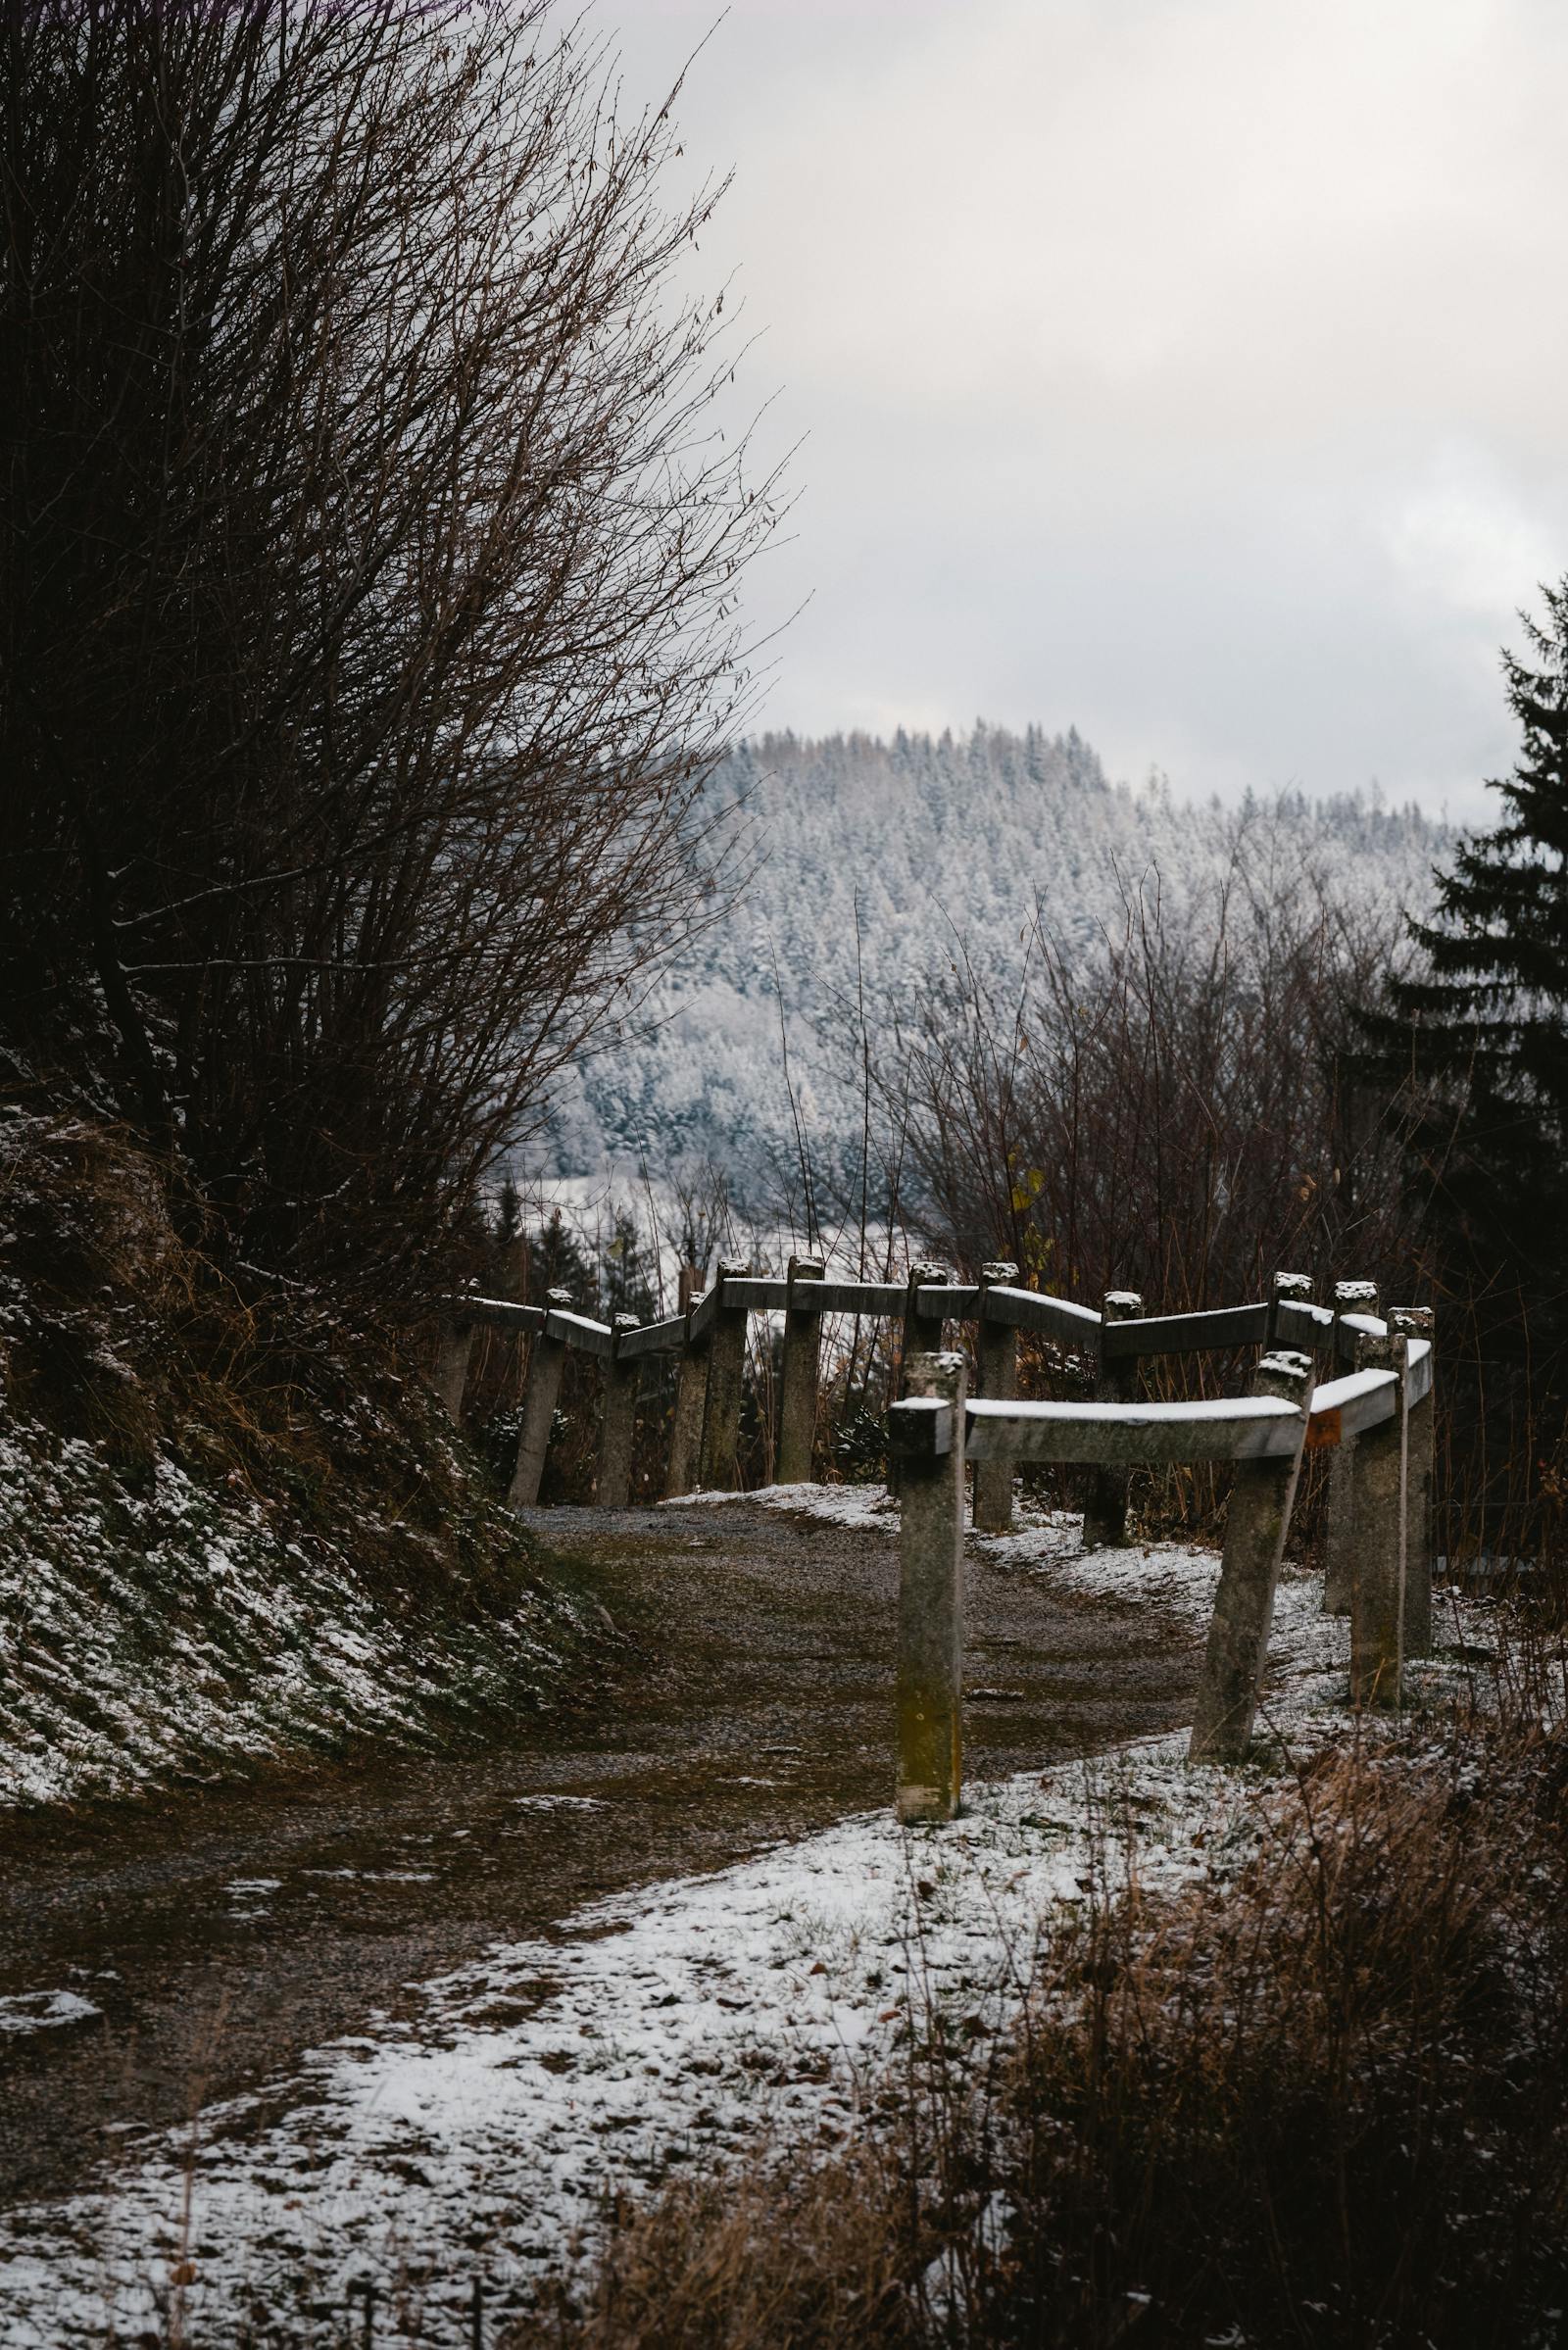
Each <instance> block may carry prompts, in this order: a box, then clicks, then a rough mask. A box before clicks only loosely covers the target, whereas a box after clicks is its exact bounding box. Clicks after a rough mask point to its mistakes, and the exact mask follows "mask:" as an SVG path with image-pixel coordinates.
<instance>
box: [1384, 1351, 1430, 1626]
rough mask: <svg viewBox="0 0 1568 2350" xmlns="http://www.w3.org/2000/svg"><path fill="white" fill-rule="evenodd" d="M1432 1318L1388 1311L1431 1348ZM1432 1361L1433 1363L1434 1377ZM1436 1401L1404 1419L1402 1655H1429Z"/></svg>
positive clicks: (1426, 1399) (1426, 1400)
mask: <svg viewBox="0 0 1568 2350" xmlns="http://www.w3.org/2000/svg"><path fill="white" fill-rule="evenodd" d="M1435 1319H1436V1317H1435V1316H1434V1314H1433V1311H1432V1308H1431V1306H1430V1305H1391V1306H1390V1308H1389V1328H1390V1329H1391V1330H1397V1331H1400V1332H1402V1334H1403V1335H1404V1337H1406V1338H1411V1339H1425V1340H1426V1342H1427V1344H1428V1345H1429V1346H1430V1345H1431V1344H1432V1339H1433V1331H1434V1326H1435ZM1436 1368H1437V1364H1436V1358H1434V1361H1433V1369H1434V1371H1435V1370H1436ZM1436 1414H1437V1395H1436V1391H1435V1387H1429V1388H1428V1389H1427V1392H1426V1394H1425V1395H1423V1396H1422V1397H1421V1399H1420V1401H1419V1402H1417V1403H1412V1404H1411V1405H1410V1407H1409V1410H1408V1411H1407V1413H1406V1414H1405V1462H1404V1642H1403V1646H1404V1653H1405V1655H1406V1656H1430V1655H1431V1654H1432V1575H1433V1570H1434V1568H1435V1566H1436V1564H1437V1559H1436V1550H1437V1542H1436V1530H1435V1527H1434V1524H1433V1500H1432V1481H1433V1470H1434V1439H1435V1433H1436Z"/></svg>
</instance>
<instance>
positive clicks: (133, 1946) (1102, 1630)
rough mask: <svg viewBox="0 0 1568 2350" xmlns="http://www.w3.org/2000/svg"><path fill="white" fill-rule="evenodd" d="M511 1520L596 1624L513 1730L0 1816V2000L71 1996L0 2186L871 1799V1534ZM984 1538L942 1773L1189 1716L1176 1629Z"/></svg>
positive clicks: (881, 1601)
mask: <svg viewBox="0 0 1568 2350" xmlns="http://www.w3.org/2000/svg"><path fill="white" fill-rule="evenodd" d="M531 1523H532V1524H533V1526H534V1528H535V1530H536V1531H537V1532H538V1533H539V1534H540V1535H541V1536H542V1537H543V1538H544V1539H545V1540H546V1541H547V1542H550V1543H551V1544H553V1545H554V1546H555V1547H556V1548H557V1549H558V1550H559V1551H561V1552H562V1553H564V1556H565V1558H566V1560H567V1563H568V1567H569V1571H570V1572H571V1574H572V1575H573V1576H574V1577H575V1578H576V1579H578V1581H579V1582H580V1586H581V1588H582V1589H583V1591H584V1592H585V1593H586V1594H587V1595H588V1597H589V1598H590V1600H591V1602H592V1603H594V1604H597V1605H599V1606H601V1607H603V1608H604V1609H605V1610H606V1611H607V1612H608V1614H609V1616H610V1617H611V1619H612V1621H613V1625H614V1628H615V1633H616V1640H615V1641H614V1643H613V1646H612V1649H611V1655H610V1662H609V1664H608V1666H607V1668H606V1669H605V1670H604V1672H603V1673H602V1675H601V1676H600V1678H599V1679H598V1680H597V1682H596V1683H595V1685H594V1686H593V1687H591V1688H584V1689H581V1690H580V1691H578V1692H577V1694H576V1695H575V1697H574V1698H573V1700H572V1701H571V1702H570V1703H569V1704H567V1705H564V1706H563V1707H561V1708H559V1709H557V1710H556V1711H555V1712H553V1713H550V1714H547V1715H543V1716H529V1717H527V1718H526V1719H524V1720H522V1721H520V1722H519V1725H518V1736H517V1742H516V1745H515V1747H508V1746H505V1745H502V1746H498V1747H496V1748H494V1749H492V1750H490V1751H488V1752H487V1753H484V1754H482V1755H479V1756H473V1755H465V1756H461V1757H447V1758H441V1759H438V1760H425V1761H413V1762H411V1761H407V1760H400V1761H397V1762H391V1761H385V1760H382V1761H378V1762H375V1763H374V1764H372V1765H366V1766H363V1767H361V1768H359V1769H357V1770H334V1771H329V1772H323V1773H322V1774H321V1775H319V1777H317V1778H314V1779H312V1780H311V1781H310V1782H309V1783H306V1784H294V1785H290V1786H286V1787H269V1788H264V1789H259V1790H258V1789H253V1790H246V1791H238V1792H235V1791H229V1792H223V1791H221V1790H215V1791H214V1792H213V1794H212V1795H211V1796H209V1797H206V1798H201V1799H197V1800H192V1799H190V1798H188V1797H185V1798H181V1799H180V1800H179V1801H178V1802H177V1803H173V1802H171V1803H169V1804H167V1805H157V1804H152V1803H149V1804H148V1805H147V1806H145V1807H139V1808H137V1809H134V1810H126V1811H124V1812H122V1813H120V1814H118V1815H116V1816H115V1817H113V1818H106V1819H101V1820H99V1821H97V1822H82V1823H80V1824H76V1825H72V1826H70V1827H65V1828H62V1827H61V1825H60V1824H59V1823H58V1822H57V1823H53V1824H52V1825H51V1826H50V1827H49V1828H48V1829H47V1830H45V1829H43V1828H41V1827H39V1826H37V1825H34V1826H33V1827H31V1828H28V1827H27V1826H26V1825H25V1824H15V1823H14V1824H13V1825H12V1827H11V1828H10V1829H9V1830H5V1829H0V2002H3V2001H4V2000H5V1999H7V1998H8V1997H9V1998H13V1999H14V1998H18V1997H28V1996H32V1997H34V1998H36V1999H42V1998H43V1997H44V1996H46V1995H50V1994H55V1993H59V1992H62V1991H64V1992H68V1993H70V1994H71V1999H72V2001H73V2002H74V2004H73V2005H72V2006H70V2007H68V2009H67V2011H66V2012H68V2013H69V2014H71V2015H73V2016H74V2017H75V2018H76V2020H75V2021H73V2022H68V2023H65V2024H59V2025H53V2026H50V2027H49V2028H47V2029H41V2030H37V2031H34V2032H26V2033H20V2034H14V2035H8V2036H7V2037H6V2038H5V2039H4V2040H0V2067H3V2068H4V2076H5V2079H4V2093H3V2094H0V2203H3V2204H7V2205H9V2204H13V2203H16V2202H18V2201H21V2200H23V2199H30V2198H32V2197H36V2196H40V2195H56V2194H60V2193H63V2192H69V2191H70V2190H72V2189H73V2187H75V2186H77V2185H78V2184H80V2183H81V2182H82V2181H83V2179H85V2178H86V2176H87V2175H88V2174H89V2173H91V2172H92V2171H94V2170H95V2169H96V2168H97V2167H98V2166H99V2165H100V2164H101V2163H102V2162H103V2160H104V2158H105V2157H106V2156H112V2155H113V2154H114V2152H115V2150H116V2149H117V2148H119V2147H121V2146H128V2145H129V2143H130V2142H131V2140H132V2138H133V2137H139V2136H140V2135H141V2133H142V2132H144V2131H146V2130H159V2129H165V2128H167V2127H169V2126H170V2125H172V2124H174V2123H178V2122H181V2121H183V2120H185V2119H186V2118H187V2117H188V2116H189V2115H190V2114H191V2113H192V2112H193V2111H194V2110H195V2109H196V2107H197V2106H199V2105H202V2104H205V2103H207V2102H210V2101H211V2100H213V2099H216V2098H222V2097H227V2096H231V2095H233V2094H236V2093H237V2092H239V2091H241V2090H242V2089H245V2088H247V2087H250V2086H252V2085H254V2084H256V2083H257V2082H259V2081H264V2080H268V2079H270V2078H273V2077H275V2076H277V2075H279V2074H282V2073H285V2072H287V2070H288V2069H289V2068H290V2066H291V2065H292V2064H294V2063H295V2062H296V2060H297V2059H298V2058H299V2057H300V2056H301V2054H302V2053H303V2052H304V2051H305V2050H306V2049H308V2048H311V2047H313V2046H319V2045H320V2044H321V2043H323V2042H324V2041H327V2040H330V2039H332V2038H333V2037H334V2036H335V2035H338V2034H340V2033H343V2032H350V2031H352V2030H354V2029H355V2028H356V2026H357V2025H358V2024H359V2023H360V2022H361V2021H362V2020H363V2019H364V2018H365V2017H366V2016H367V2015H368V2014H370V2013H372V2012H375V2011H379V2012H380V2013H381V2014H383V2015H394V2016H395V2015H396V2014H398V2013H399V2012H400V2005H401V2003H403V2002H406V2001H407V2000H409V1999H410V1998H411V1997H412V1996H413V1995H414V1991H413V1986H415V1985H416V1984H417V1983H418V1982H419V1981H420V1980H421V1979H423V1978H427V1977H428V1976H430V1975H431V1974H432V1973H435V1972H437V1971H439V1970H443V1969H447V1968H451V1967H455V1966H458V1965H461V1964H462V1963H463V1962H464V1961H466V1960H468V1959H470V1958H472V1957H474V1956H475V1955H476V1954H477V1953H479V1952H481V1951H482V1950H484V1949H485V1948H486V1947H487V1946H488V1945H490V1944H491V1943H493V1942H494V1941H496V1940H497V1939H498V1938H510V1937H515V1936H517V1935H519V1934H532V1935H540V1934H549V1933H550V1931H551V1929H552V1927H553V1926H554V1925H556V1924H558V1923H559V1922H560V1921H561V1920H563V1919H564V1918H565V1917H567V1916H568V1915H569V1914H570V1913H571V1911H573V1910H574V1909H576V1908H577V1907H578V1906H579V1905H580V1904H581V1903H582V1902H584V1901H585V1900H588V1899H591V1898H593V1897H595V1896H598V1895H602V1894H605V1893H608V1892H613V1891H618V1890H620V1889H622V1888H625V1887H629V1886H632V1885H642V1884H651V1883H654V1882H657V1881H659V1880H662V1879H666V1878H670V1877H673V1876H677V1875H687V1874H691V1873H693V1872H698V1871H703V1870H707V1869H712V1868H717V1867H720V1866H722V1865H724V1864H725V1863H727V1862H730V1861H733V1860H735V1859H738V1858H740V1857H741V1856H743V1855H744V1854H746V1853H748V1852H751V1851H754V1850H756V1849H758V1848H759V1847H760V1846H763V1845H767V1844H771V1843H774V1842H776V1841H778V1840H780V1839H783V1838H788V1837H793V1836H803V1835H806V1834H808V1833H809V1832H810V1831H811V1830H813V1829H816V1828H819V1827H822V1826H824V1825H825V1824H826V1823H828V1822H829V1821H831V1820H834V1819H836V1818H839V1817H841V1816H843V1815H844V1814H845V1813H847V1812H851V1811H857V1810H861V1809H864V1808H866V1807H867V1806H873V1805H877V1804H880V1803H882V1802H885V1801H886V1800H887V1799H888V1796H889V1790H890V1785H891V1777H892V1761H891V1745H890V1740H891V1722H892V1673H893V1632H894V1617H895V1607H896V1595H897V1555H896V1546H895V1542H894V1540H893V1537H892V1534H891V1533H890V1532H883V1531H880V1530H872V1529H867V1528H860V1527H856V1528H843V1527H837V1526H832V1525H826V1524H823V1523H821V1522H820V1521H817V1520H809V1519H806V1518H803V1517H798V1516H792V1515H789V1514H787V1513H785V1512H783V1511H780V1510H778V1509H775V1508H764V1507H760V1506H758V1505H756V1504H753V1503H745V1502H730V1503H725V1504H724V1505H722V1506H721V1507H699V1508H693V1509H689V1510H687V1509H681V1510H662V1511H654V1510H631V1511H624V1512H614V1513H607V1512H599V1511H588V1510H567V1509H556V1510H550V1511H541V1512H537V1513H534V1515H533V1517H532V1519H531ZM967 1581H968V1588H967V1596H966V1611H965V1612H966V1622H967V1679H968V1685H969V1702H968V1750H967V1754H966V1771H967V1774H968V1775H969V1776H970V1777H972V1778H976V1779H979V1778H1000V1777H1003V1776H1005V1774H1007V1773H1009V1772H1012V1771H1017V1770H1022V1769H1027V1768H1030V1767H1038V1766H1040V1765H1042V1764H1044V1763H1046V1762H1049V1761H1055V1760H1060V1759H1062V1758H1063V1757H1066V1756H1069V1755H1073V1754H1080V1753H1089V1752H1093V1751H1096V1750H1098V1749H1101V1748H1103V1747H1104V1746H1107V1745H1110V1744H1112V1743H1114V1742H1117V1741H1120V1740H1123V1739H1126V1738H1133V1737H1137V1736H1140V1735H1143V1734H1146V1733H1150V1732H1154V1731H1158V1730H1160V1729H1163V1728H1167V1727H1170V1726H1173V1725H1175V1724H1177V1723H1179V1722H1181V1721H1183V1720H1184V1719H1186V1718H1187V1716H1188V1714H1189V1712H1190V1704H1191V1695H1192V1690H1193V1687H1194V1683H1195V1680H1196V1674H1197V1666H1198V1659H1199V1651H1198V1644H1197V1640H1196V1638H1195V1636H1194V1635H1193V1634H1192V1632H1191V1631H1190V1630H1189V1629H1186V1628H1184V1627H1183V1626H1182V1625H1181V1624H1179V1623H1178V1622H1176V1621H1174V1620H1173V1619H1172V1618H1171V1616H1169V1615H1168V1614H1166V1613H1164V1612H1163V1611H1161V1610H1151V1609H1148V1608H1143V1609H1139V1608H1135V1607H1132V1606H1126V1605H1116V1604H1109V1605H1107V1604H1106V1603H1105V1602H1104V1601H1103V1600H1093V1599H1089V1598H1087V1597H1077V1596H1074V1595H1072V1594H1071V1593H1064V1592H1063V1591H1060V1590H1059V1589H1050V1590H1048V1589H1047V1588H1046V1586H1045V1585H1044V1584H1043V1582H1042V1580H1041V1578H1040V1576H1039V1575H1038V1574H1037V1573H1033V1572H1030V1571H1028V1570H1027V1569H1025V1568H1022V1567H1020V1566H1018V1565H1014V1564H1010V1563H1009V1562H1008V1561H1007V1559H1006V1557H1005V1546H1004V1549H1003V1553H1002V1554H999V1552H998V1549H997V1546H996V1545H980V1544H976V1543H971V1544H970V1550H969V1558H968V1565H967ZM541 1794H568V1795H580V1796H581V1795H586V1796H592V1797H595V1798H597V1801H598V1805H599V1806H602V1808H598V1807H595V1808H588V1807H583V1808H580V1809H578V1808H573V1807H569V1806H559V1805H558V1806H548V1805H543V1804H537V1803H534V1802H531V1801H530V1798H531V1797H537V1796H539V1795H541ZM80 2011H85V2012H80Z"/></svg>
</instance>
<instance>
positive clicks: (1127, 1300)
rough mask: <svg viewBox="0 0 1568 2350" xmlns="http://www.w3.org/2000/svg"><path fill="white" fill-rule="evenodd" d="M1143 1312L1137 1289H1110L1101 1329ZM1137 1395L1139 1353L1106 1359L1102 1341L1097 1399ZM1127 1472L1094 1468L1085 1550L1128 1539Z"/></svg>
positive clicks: (1108, 1467)
mask: <svg viewBox="0 0 1568 2350" xmlns="http://www.w3.org/2000/svg"><path fill="white" fill-rule="evenodd" d="M1143 1310H1144V1301H1143V1299H1142V1297H1139V1295H1138V1293H1137V1291H1136V1290H1107V1291H1106V1292H1105V1295H1104V1298H1103V1303H1102V1306H1101V1312H1102V1314H1103V1322H1102V1325H1101V1328H1102V1330H1105V1329H1108V1328H1109V1326H1110V1324H1111V1323H1112V1322H1136V1321H1137V1319H1138V1317H1139V1316H1140V1314H1141V1313H1142V1312H1143ZM1137 1393H1138V1357H1137V1355H1136V1354H1121V1355H1113V1356H1112V1357H1111V1358H1110V1359H1109V1360H1108V1361H1107V1359H1106V1357H1105V1352H1104V1346H1103V1342H1102V1346H1101V1355H1100V1370H1099V1373H1098V1376H1097V1377H1096V1380H1095V1399H1096V1401H1097V1402H1099V1403H1131V1402H1132V1400H1133V1398H1134V1396H1135V1395H1137ZM1128 1475H1129V1473H1128V1471H1127V1470H1126V1469H1125V1468H1122V1467H1119V1466H1112V1465H1111V1464H1110V1463H1109V1462H1106V1463H1105V1464H1104V1465H1103V1466H1102V1467H1100V1468H1098V1469H1092V1470H1091V1471H1090V1476H1089V1493H1088V1495H1087V1497H1086V1499H1085V1502H1084V1548H1085V1549H1086V1550H1114V1549H1119V1548H1120V1547H1121V1545H1122V1544H1123V1543H1124V1542H1126V1540H1127V1486H1128Z"/></svg>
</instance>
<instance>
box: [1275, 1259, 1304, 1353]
mask: <svg viewBox="0 0 1568 2350" xmlns="http://www.w3.org/2000/svg"><path fill="white" fill-rule="evenodd" d="M1314 1287H1315V1284H1314V1283H1313V1280H1312V1276H1311V1274H1310V1273H1276V1274H1275V1276H1274V1281H1273V1287H1272V1289H1271V1291H1270V1294H1269V1301H1268V1343H1269V1345H1270V1346H1279V1345H1280V1344H1281V1343H1282V1342H1281V1338H1280V1307H1281V1306H1282V1305H1285V1304H1291V1305H1310V1304H1311V1303H1312V1301H1313V1298H1312V1293H1313V1289H1314Z"/></svg>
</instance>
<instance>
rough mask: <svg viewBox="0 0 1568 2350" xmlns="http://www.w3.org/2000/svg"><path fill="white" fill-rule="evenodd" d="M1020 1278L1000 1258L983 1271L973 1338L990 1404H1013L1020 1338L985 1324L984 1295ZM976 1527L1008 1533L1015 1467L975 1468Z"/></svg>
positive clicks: (999, 1463)
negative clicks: (976, 1322) (976, 1323)
mask: <svg viewBox="0 0 1568 2350" xmlns="http://www.w3.org/2000/svg"><path fill="white" fill-rule="evenodd" d="M1017 1278H1018V1268H1017V1266H1016V1265H1015V1264H1013V1263H1011V1262H1010V1261H1009V1260H1008V1259H1005V1258H1002V1257H999V1258H997V1259H996V1261H995V1262H993V1263H991V1264H985V1265H982V1266H981V1267H980V1305H979V1312H978V1317H977V1319H978V1328H977V1330H976V1333H975V1349H974V1350H975V1364H976V1368H977V1370H978V1372H979V1388H978V1392H979V1394H980V1395H984V1396H985V1397H986V1399H987V1401H988V1402H997V1403H1010V1402H1011V1401H1012V1399H1013V1397H1014V1396H1015V1395H1017V1393H1018V1333H1017V1331H1016V1329H1015V1328H1014V1327H1013V1325H1012V1323H1010V1322H990V1321H988V1320H987V1319H986V1292H987V1290H990V1289H1006V1288H1008V1287H1009V1286H1010V1285H1011V1284H1012V1283H1013V1282H1015V1281H1016V1280H1017ZM972 1509H973V1516H974V1524H975V1527H976V1529H977V1530H978V1531H979V1532H980V1533H983V1534H1005V1533H1006V1532H1007V1531H1008V1529H1009V1528H1010V1527H1011V1525H1012V1462H1011V1461H1010V1460H977V1461H976V1462H975V1464H974V1500H973V1504H972Z"/></svg>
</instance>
